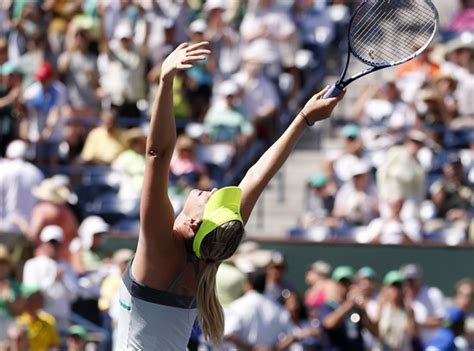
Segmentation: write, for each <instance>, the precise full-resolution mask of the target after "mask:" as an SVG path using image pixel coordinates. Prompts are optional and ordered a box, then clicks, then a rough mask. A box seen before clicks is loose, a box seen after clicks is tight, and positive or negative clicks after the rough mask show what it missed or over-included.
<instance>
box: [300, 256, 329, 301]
mask: <svg viewBox="0 0 474 351" xmlns="http://www.w3.org/2000/svg"><path fill="white" fill-rule="evenodd" d="M330 274H331V265H330V264H329V263H327V262H326V261H322V260H319V261H316V262H314V263H313V264H312V265H311V266H310V267H309V269H308V270H307V271H306V277H305V281H306V285H307V286H308V290H306V294H305V306H306V307H307V308H308V309H314V308H319V307H320V306H322V305H323V304H325V303H326V301H327V298H328V291H329V289H330V285H331V278H330Z"/></svg>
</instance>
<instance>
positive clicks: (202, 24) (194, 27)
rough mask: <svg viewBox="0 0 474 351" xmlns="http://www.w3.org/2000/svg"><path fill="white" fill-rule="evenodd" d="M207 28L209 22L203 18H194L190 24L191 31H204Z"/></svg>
mask: <svg viewBox="0 0 474 351" xmlns="http://www.w3.org/2000/svg"><path fill="white" fill-rule="evenodd" d="M206 29H207V23H206V21H205V20H203V19H202V18H198V19H197V20H194V21H192V22H191V24H190V25H189V31H190V32H191V33H204V32H205V31H206Z"/></svg>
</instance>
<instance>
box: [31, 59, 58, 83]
mask: <svg viewBox="0 0 474 351" xmlns="http://www.w3.org/2000/svg"><path fill="white" fill-rule="evenodd" d="M53 75H54V69H53V66H51V64H50V63H48V62H44V63H43V64H42V65H41V66H40V68H39V69H38V71H36V73H35V78H36V79H37V80H40V81H42V80H46V79H48V78H51V77H52V76H53Z"/></svg>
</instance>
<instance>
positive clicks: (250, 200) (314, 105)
mask: <svg viewBox="0 0 474 351" xmlns="http://www.w3.org/2000/svg"><path fill="white" fill-rule="evenodd" d="M327 89H328V88H327V87H326V88H325V89H324V90H323V91H321V92H319V93H317V94H316V95H314V96H313V97H312V98H311V99H309V101H308V102H307V103H306V105H305V106H304V107H303V109H302V110H301V112H300V113H299V114H298V115H297V116H296V118H295V119H294V120H293V122H292V123H291V124H290V126H289V127H288V129H287V130H286V131H285V132H284V133H283V135H282V136H281V137H280V138H279V139H278V140H277V141H276V142H275V143H274V144H273V145H272V146H271V147H270V148H269V149H268V150H267V151H266V152H265V153H264V154H263V155H262V157H260V159H259V160H258V161H257V163H255V165H253V166H252V167H251V168H250V170H249V171H248V172H247V174H246V175H245V177H244V179H243V180H242V182H241V183H240V185H239V187H240V188H241V189H242V203H241V215H242V219H243V221H244V223H246V222H247V220H248V219H249V217H250V214H251V212H252V210H253V208H254V206H255V203H256V202H257V200H258V198H259V196H260V194H261V193H262V191H263V189H264V188H265V186H266V185H267V184H268V182H269V181H270V179H272V177H273V176H274V175H275V173H276V172H278V170H279V169H280V168H281V166H282V165H283V163H284V162H285V161H286V159H287V158H288V156H289V155H290V153H291V151H292V150H293V148H294V147H295V144H296V142H297V141H298V139H299V138H300V136H301V134H303V131H304V130H305V129H306V127H307V124H306V121H305V117H306V119H307V120H308V122H309V123H314V122H317V121H321V120H323V119H326V118H328V117H329V116H330V115H331V112H332V110H333V109H334V107H336V105H337V103H338V102H339V101H340V100H341V99H342V98H343V96H344V94H341V95H339V96H338V97H337V98H330V99H323V96H324V93H325V92H326V91H327Z"/></svg>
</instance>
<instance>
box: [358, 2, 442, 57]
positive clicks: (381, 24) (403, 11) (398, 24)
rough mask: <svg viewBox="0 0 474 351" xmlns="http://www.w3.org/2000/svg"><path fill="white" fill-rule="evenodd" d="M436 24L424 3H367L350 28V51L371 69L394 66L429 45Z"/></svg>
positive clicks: (433, 16) (434, 14) (431, 12)
mask: <svg viewBox="0 0 474 351" xmlns="http://www.w3.org/2000/svg"><path fill="white" fill-rule="evenodd" d="M436 21H437V18H436V13H435V12H434V10H433V9H432V8H431V7H430V6H429V5H428V3H427V1H426V0H378V1H376V0H371V1H368V2H367V3H365V4H364V5H362V6H361V8H360V9H359V11H358V13H357V14H356V16H355V18H354V20H353V22H352V25H351V29H350V41H351V47H352V51H353V52H354V54H355V55H356V56H357V57H358V58H360V59H361V60H362V61H364V62H366V63H367V64H369V65H372V66H385V65H389V64H395V63H397V62H400V61H403V60H405V59H407V58H409V57H410V56H413V55H415V54H416V53H417V52H418V51H419V50H420V49H422V48H424V47H425V46H426V45H428V43H429V42H430V40H431V38H432V36H433V33H434V32H435V31H436Z"/></svg>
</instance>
